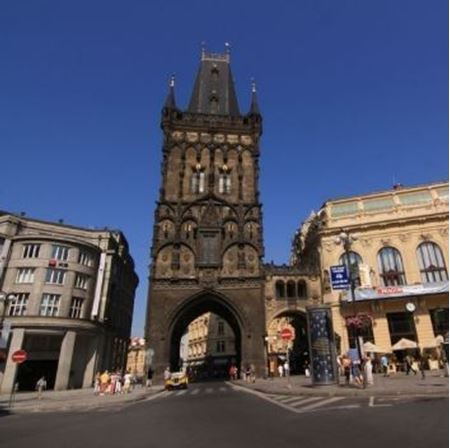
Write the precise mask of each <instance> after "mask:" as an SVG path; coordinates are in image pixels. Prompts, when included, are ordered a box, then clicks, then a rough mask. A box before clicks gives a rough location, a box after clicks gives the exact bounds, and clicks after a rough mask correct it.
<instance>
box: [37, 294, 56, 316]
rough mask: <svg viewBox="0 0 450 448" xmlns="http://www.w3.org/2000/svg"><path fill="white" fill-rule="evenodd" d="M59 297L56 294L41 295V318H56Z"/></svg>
mask: <svg viewBox="0 0 450 448" xmlns="http://www.w3.org/2000/svg"><path fill="white" fill-rule="evenodd" d="M60 297H61V296H59V295H57V294H43V295H42V300H41V309H40V312H39V314H40V315H41V316H49V317H53V316H57V315H58V309H59V299H60Z"/></svg>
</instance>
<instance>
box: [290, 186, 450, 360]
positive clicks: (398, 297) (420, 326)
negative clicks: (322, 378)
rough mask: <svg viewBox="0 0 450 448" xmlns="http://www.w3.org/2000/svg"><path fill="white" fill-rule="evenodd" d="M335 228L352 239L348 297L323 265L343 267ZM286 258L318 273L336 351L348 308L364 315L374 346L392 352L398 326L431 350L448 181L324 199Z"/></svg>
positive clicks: (444, 299) (442, 282) (439, 326)
mask: <svg viewBox="0 0 450 448" xmlns="http://www.w3.org/2000/svg"><path fill="white" fill-rule="evenodd" d="M342 231H344V232H345V233H347V234H348V235H351V236H352V235H353V236H355V237H356V239H355V240H354V241H352V242H351V247H350V248H349V250H350V266H351V269H352V272H353V275H354V278H355V281H356V285H355V286H356V289H355V297H356V300H355V302H352V300H351V294H350V293H349V292H347V291H343V292H342V291H341V292H339V291H336V290H333V289H332V288H331V285H330V266H335V265H342V264H347V255H346V254H345V251H344V248H343V246H342V244H338V242H339V241H338V240H337V238H339V235H340V234H341V232H342ZM293 262H294V264H295V265H303V266H304V265H308V266H312V267H313V268H315V270H316V271H317V272H321V280H322V289H323V300H324V302H325V303H329V304H331V306H332V307H333V320H334V329H335V331H336V333H337V334H338V335H339V336H340V337H341V340H342V347H341V350H342V351H346V350H347V349H348V348H349V344H350V341H349V334H348V331H347V326H346V318H348V317H350V316H353V315H354V314H355V313H366V314H368V315H369V316H371V318H372V328H371V329H368V330H367V332H366V333H367V334H366V339H367V340H372V342H374V343H375V344H376V345H378V346H379V347H380V348H383V349H385V350H391V347H392V345H393V344H395V342H396V341H397V340H398V339H399V338H400V337H401V336H402V334H401V333H402V331H404V336H405V337H406V336H407V333H408V331H409V336H410V337H409V338H410V339H414V340H415V342H417V343H418V345H419V346H420V347H421V348H424V347H432V346H433V345H434V344H435V338H436V336H438V335H439V334H442V333H445V327H447V331H448V274H447V267H448V183H446V182H443V183H433V184H428V185H421V186H417V187H408V188H404V187H401V186H397V187H396V188H394V189H392V190H388V191H381V192H378V193H373V194H367V195H363V196H355V197H349V198H342V199H335V200H329V201H327V202H326V203H325V204H324V205H323V206H322V208H321V209H320V210H319V212H318V213H317V214H315V215H313V216H311V217H310V218H309V219H308V220H307V221H306V222H305V223H304V224H303V225H302V227H301V228H300V229H299V231H298V232H297V234H296V238H295V242H294V247H293ZM409 302H412V303H413V304H414V305H415V311H414V312H413V313H410V312H408V311H406V309H405V306H406V304H407V303H409ZM436 313H438V314H439V313H441V314H439V315H438V314H436ZM402 319H403V320H402ZM445 321H446V322H447V323H446V324H445ZM433 322H434V323H433ZM402 328H403V329H404V330H402ZM408 328H409V330H408ZM370 333H372V334H370ZM350 336H351V335H350ZM350 339H351V338H350ZM407 339H408V338H407Z"/></svg>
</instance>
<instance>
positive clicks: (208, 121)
mask: <svg viewBox="0 0 450 448" xmlns="http://www.w3.org/2000/svg"><path fill="white" fill-rule="evenodd" d="M252 90H253V92H252V99H251V105H250V109H249V112H248V113H246V114H242V113H241V112H240V110H239V106H238V101H237V97H236V93H235V89H234V83H233V79H232V73H231V69H230V55H229V54H228V53H226V54H210V53H206V52H203V53H202V57H201V62H200V68H199V71H198V74H197V78H196V81H195V85H194V89H193V92H192V97H191V101H190V103H189V106H188V108H187V110H182V109H181V108H179V107H178V106H177V105H176V102H175V93H174V81H173V80H171V83H170V90H169V94H168V96H167V100H166V102H165V105H164V107H163V109H162V116H161V128H162V131H163V138H164V142H163V161H162V165H161V176H162V179H161V188H160V195H159V201H158V203H157V207H156V210H155V224H154V229H153V242H152V250H151V268H150V287H149V301H148V303H149V306H148V318H147V325H146V339H147V340H148V341H149V344H150V346H151V347H152V348H153V349H154V350H155V355H154V367H155V371H156V373H157V374H160V373H161V372H162V370H163V369H164V368H165V366H166V365H167V364H168V363H170V365H171V366H172V368H177V367H178V366H179V363H180V360H179V352H180V350H179V345H180V339H181V336H182V335H183V333H184V332H185V331H186V329H187V326H188V324H189V323H190V322H191V321H192V320H194V319H195V318H197V317H198V316H200V315H201V314H203V313H205V312H214V313H215V314H217V315H219V316H221V317H222V318H223V319H225V320H226V321H227V322H228V324H229V325H230V327H231V328H232V329H233V332H234V334H235V337H236V340H237V343H236V347H237V349H238V352H237V354H236V357H237V359H238V362H245V363H251V364H254V365H255V367H256V369H257V370H258V371H262V370H263V369H264V365H265V354H264V344H263V343H262V341H263V340H264V334H265V319H264V315H265V313H264V300H263V288H264V274H263V269H262V264H261V259H262V256H263V240H262V212H261V203H260V201H259V154H260V153H259V140H260V137H261V134H262V118H261V114H260V112H259V109H258V105H257V101H256V90H255V88H253V89H252Z"/></svg>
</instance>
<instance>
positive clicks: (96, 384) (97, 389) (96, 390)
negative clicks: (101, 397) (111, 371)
mask: <svg viewBox="0 0 450 448" xmlns="http://www.w3.org/2000/svg"><path fill="white" fill-rule="evenodd" d="M99 393H100V372H97V373H96V374H95V378H94V395H98V394H99Z"/></svg>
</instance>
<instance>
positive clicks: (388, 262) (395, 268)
mask: <svg viewBox="0 0 450 448" xmlns="http://www.w3.org/2000/svg"><path fill="white" fill-rule="evenodd" d="M378 268H379V270H380V278H381V283H382V285H383V286H398V285H404V284H405V283H406V280H405V272H404V270H403V262H402V256H401V255H400V252H399V251H398V250H397V249H395V248H393V247H385V248H384V249H381V250H380V252H378Z"/></svg>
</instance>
